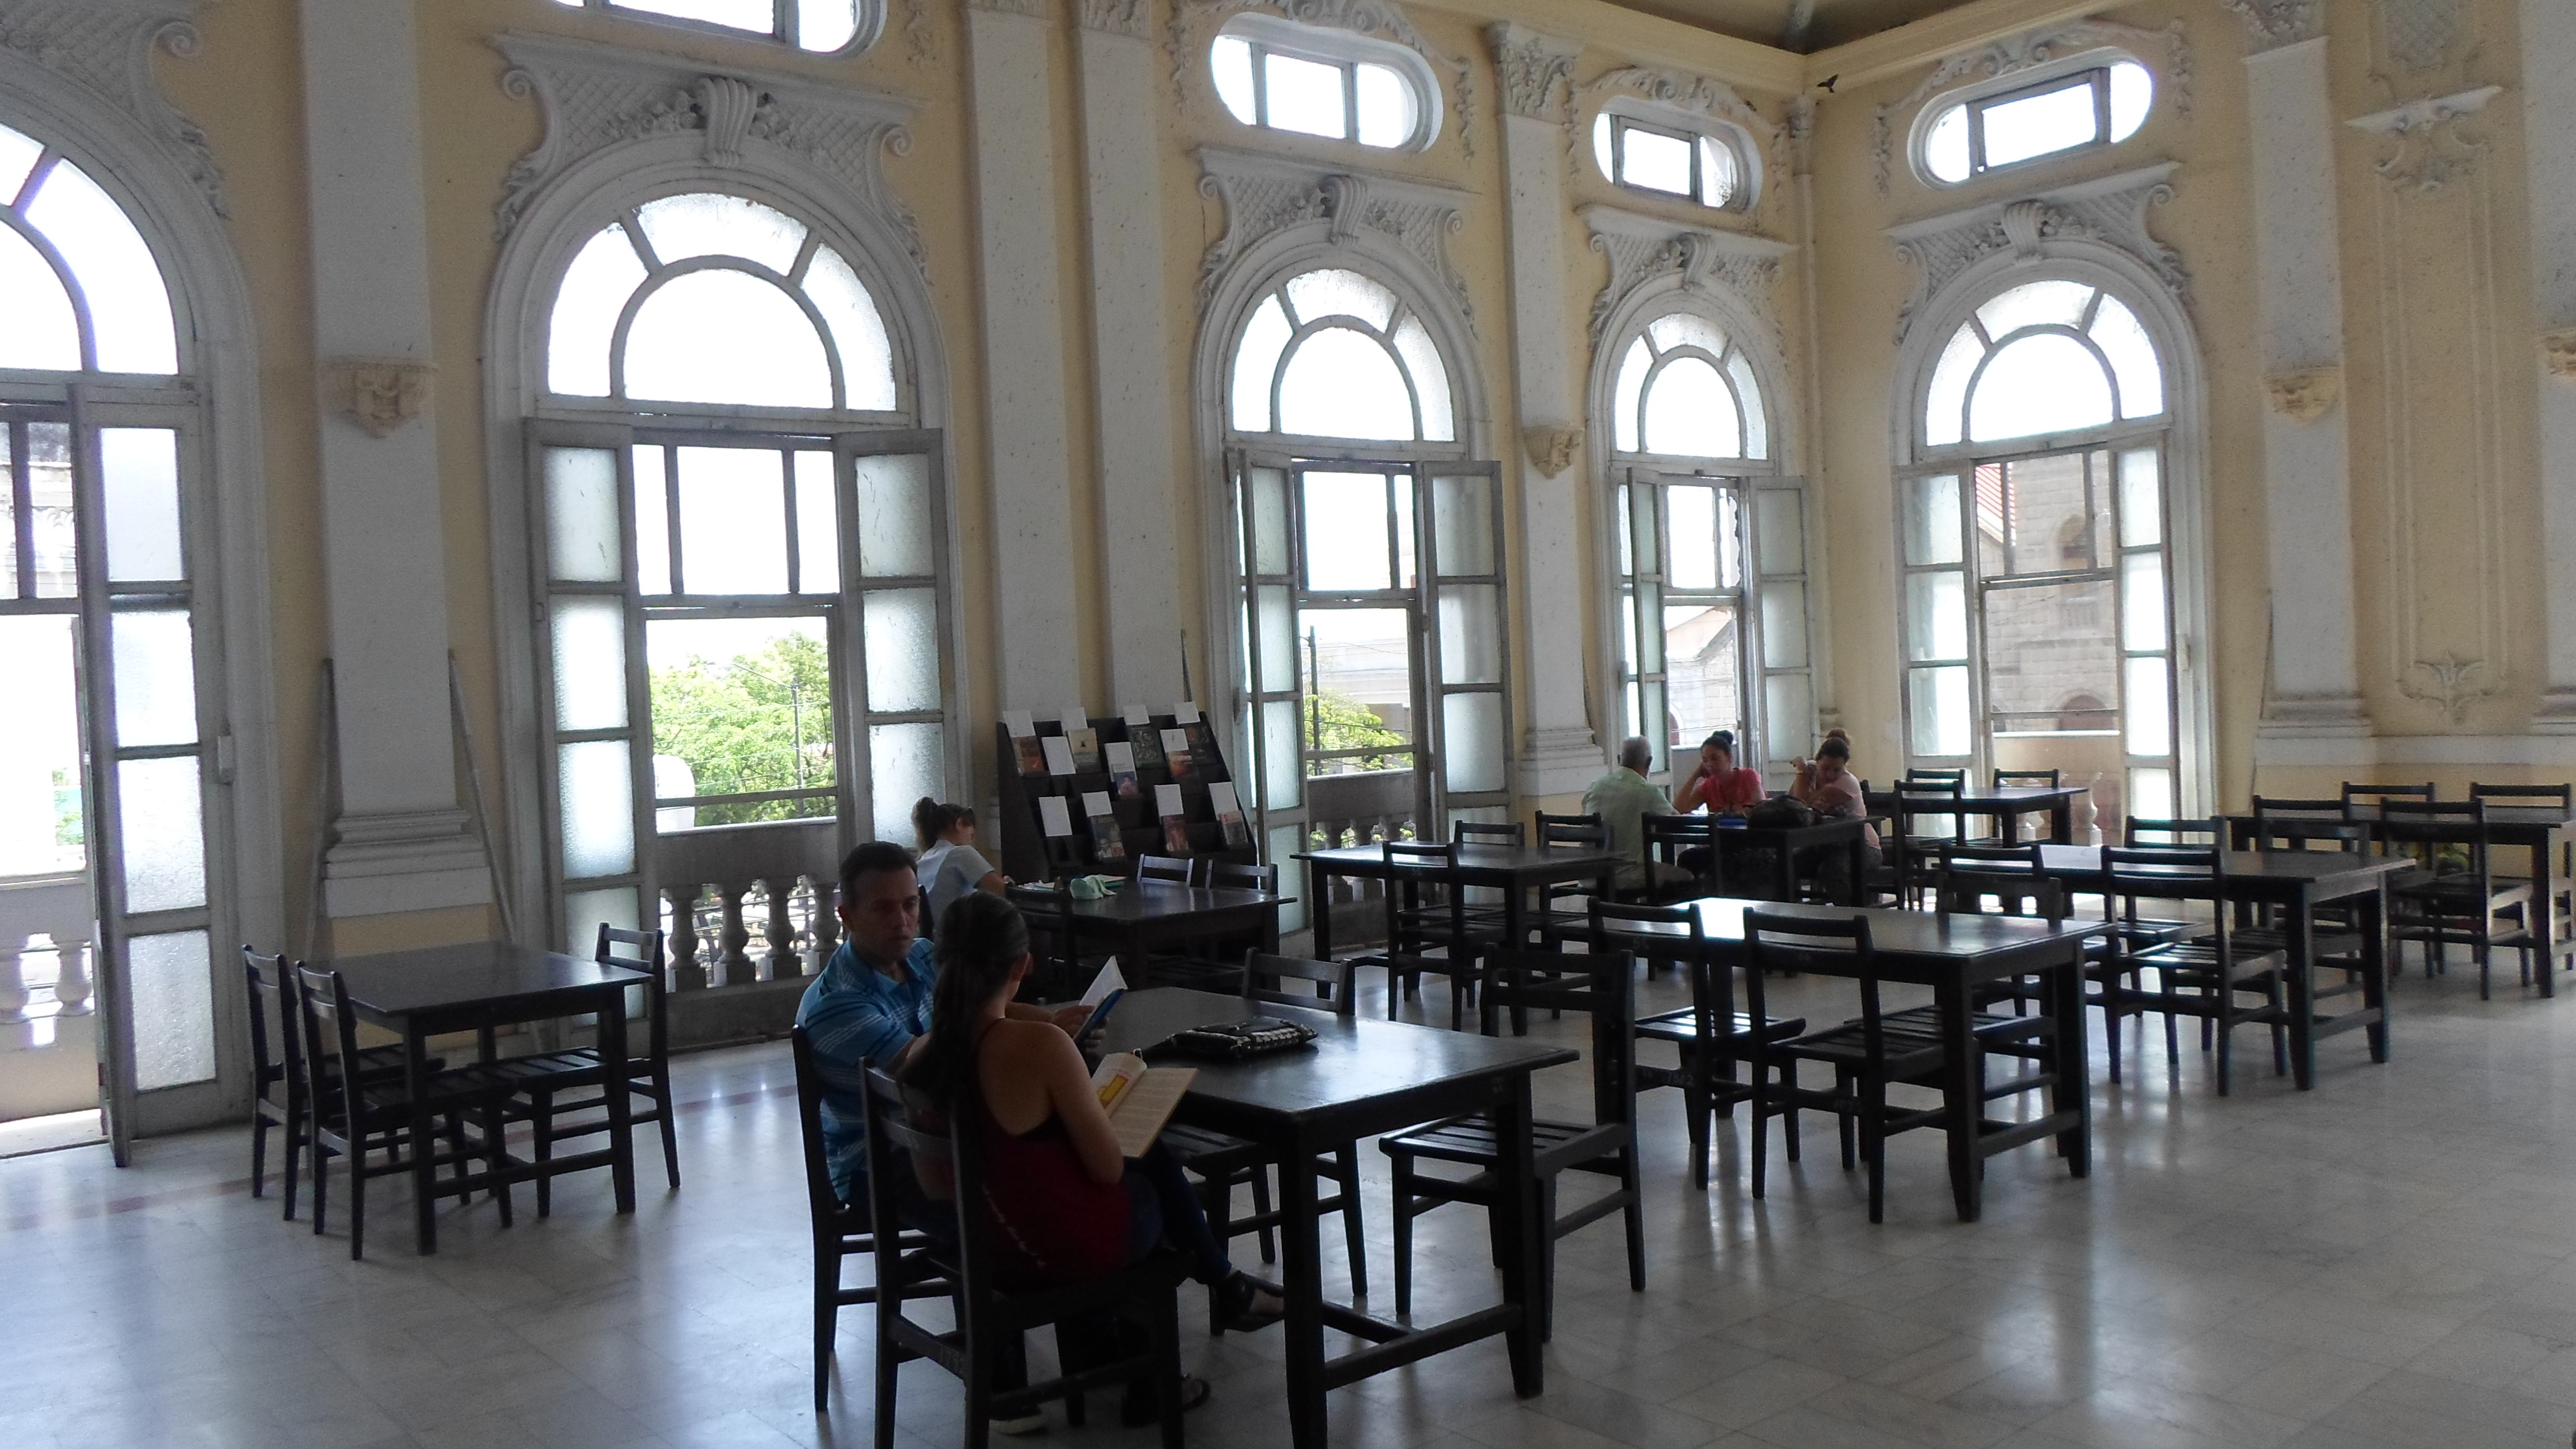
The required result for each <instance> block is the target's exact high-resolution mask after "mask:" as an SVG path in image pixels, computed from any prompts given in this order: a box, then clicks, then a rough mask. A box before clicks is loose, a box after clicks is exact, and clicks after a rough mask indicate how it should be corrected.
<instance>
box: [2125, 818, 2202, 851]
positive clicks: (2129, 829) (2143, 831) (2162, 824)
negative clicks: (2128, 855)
mask: <svg viewBox="0 0 2576 1449" xmlns="http://www.w3.org/2000/svg"><path fill="white" fill-rule="evenodd" d="M2121 844H2122V845H2123V846H2124V847H2125V848H2127V849H2130V850H2143V849H2149V848H2155V849H2176V850H2225V849H2226V848H2227V823H2226V822H2225V821H2223V820H2216V819H2207V818H2203V819H2192V820H2183V819H2149V818H2146V817H2144V816H2138V815H2132V816H2130V817H2129V823H2128V824H2127V826H2126V827H2124V829H2123V832H2122V835H2121Z"/></svg>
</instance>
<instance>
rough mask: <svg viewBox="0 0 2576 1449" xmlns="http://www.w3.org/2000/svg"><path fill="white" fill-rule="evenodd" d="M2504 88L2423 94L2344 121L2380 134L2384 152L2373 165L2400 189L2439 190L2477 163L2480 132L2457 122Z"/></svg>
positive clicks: (2483, 148)
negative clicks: (2446, 93) (2382, 109)
mask: <svg viewBox="0 0 2576 1449" xmlns="http://www.w3.org/2000/svg"><path fill="white" fill-rule="evenodd" d="M2503 94H2504V87H2502V86H2479V87H2478V88H2476V89H2475V90H2466V91H2460V92H2457V93H2455V94H2452V95H2447V96H2427V97H2425V98H2423V99H2420V100H2412V101H2408V102H2407V103H2406V104H2404V105H2402V106H2392V107H2390V108H2389V109H2387V110H2384V111H2374V112H2372V113H2371V114H2369V115H2367V116H2355V117H2354V118H2352V119H2351V120H2349V121H2346V122H2344V124H2345V125H2347V126H2350V127H2352V128H2353V129H2354V130H2356V131H2363V132H2367V133H2369V134H2370V135H2373V136H2377V137H2380V138H2381V139H2382V140H2383V141H2384V142H2386V143H2387V146H2386V154H2385V155H2384V156H2382V157H2381V159H2380V161H2379V164H2378V166H2377V167H2375V168H2374V169H2376V170H2377V171H2378V172H2379V174H2380V175H2381V176H2383V177H2385V178H2386V179H2387V180H2388V182H2389V184H2391V185H2393V186H2395V187H2397V188H2398V189H2400V190H2403V191H2439V190H2441V189H2442V188H2443V187H2445V186H2448V185H2450V184H2451V183H2452V182H2454V181H2458V180H2460V179H2462V178H2463V177H2466V176H2467V175H2468V174H2469V173H2470V172H2471V171H2473V170H2475V169H2477V164H2478V157H2479V156H2481V155H2482V154H2484V153H2485V151H2486V144H2487V143H2486V138H2485V137H2484V136H2481V135H2479V134H2477V133H2476V132H2475V131H2473V130H2471V129H2470V128H2469V127H2467V126H2465V125H2463V124H2461V121H2462V118H2463V117H2467V116H2474V115H2476V114H2477V113H2478V112H2480V111H2483V110H2485V109H2486V108H2487V102H2489V101H2492V100H2494V99H2495V98H2496V97H2498V96H2500V95H2503Z"/></svg>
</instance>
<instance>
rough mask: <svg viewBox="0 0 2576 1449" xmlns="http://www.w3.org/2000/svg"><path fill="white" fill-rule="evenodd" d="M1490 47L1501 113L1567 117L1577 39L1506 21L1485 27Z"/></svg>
mask: <svg viewBox="0 0 2576 1449" xmlns="http://www.w3.org/2000/svg"><path fill="white" fill-rule="evenodd" d="M1485 38H1486V40H1487V41H1489V42H1490V43H1491V44H1492V45H1493V47H1494V75H1495V78H1496V79H1497V80H1498V81H1500V82H1501V83H1502V90H1503V114H1504V115H1507V116H1531V117H1535V118H1536V119H1538V120H1542V121H1555V120H1558V119H1560V118H1563V119H1568V120H1570V119H1571V115H1570V113H1571V112H1572V110H1573V105H1574V59H1575V57H1576V56H1577V55H1580V54H1581V53H1582V51H1583V46H1582V44H1581V43H1580V42H1577V41H1571V40H1559V39H1558V38H1556V37H1555V36H1553V35H1542V34H1540V33H1539V32H1538V31H1535V30H1532V29H1530V28H1528V27H1527V26H1523V25H1514V24H1511V23H1510V22H1508V21H1502V22H1497V23H1495V24H1493V25H1489V26H1487V27H1485Z"/></svg>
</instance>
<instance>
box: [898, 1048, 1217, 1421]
mask: <svg viewBox="0 0 2576 1449" xmlns="http://www.w3.org/2000/svg"><path fill="white" fill-rule="evenodd" d="M864 1080H865V1082H866V1091H865V1098H866V1112H867V1142H868V1196H869V1211H870V1219H871V1221H874V1222H878V1223H886V1222H892V1221H895V1220H896V1207H897V1198H896V1184H897V1182H898V1180H899V1179H898V1178H897V1174H898V1173H903V1172H908V1171H912V1170H913V1165H914V1164H930V1165H933V1166H934V1167H936V1168H941V1169H945V1175H946V1176H947V1177H948V1179H949V1181H950V1182H951V1183H952V1184H953V1185H954V1196H953V1198H952V1200H951V1202H950V1204H949V1216H950V1217H951V1218H953V1225H954V1229H955V1235H954V1237H953V1239H952V1240H950V1241H947V1242H934V1243H933V1244H932V1245H930V1246H927V1247H919V1248H915V1247H910V1246H908V1245H906V1244H905V1243H904V1242H902V1240H901V1239H900V1238H898V1236H897V1235H895V1234H893V1233H879V1234H877V1235H876V1258H877V1305H876V1309H877V1313H876V1323H877V1343H876V1350H877V1351H876V1425H875V1427H876V1449H894V1442H895V1384H896V1376H897V1371H898V1370H899V1369H901V1368H902V1367H903V1365H904V1364H906V1363H908V1362H910V1361H912V1360H914V1359H928V1360H929V1361H930V1362H932V1363H935V1364H937V1365H938V1366H939V1367H941V1368H943V1369H945V1370H947V1371H948V1372H949V1373H951V1374H954V1375H956V1376H957V1378H958V1380H959V1381H960V1382H961V1383H962V1384H963V1385H964V1386H965V1392H966V1434H965V1440H966V1449H987V1446H988V1445H989V1444H990V1442H991V1431H992V1424H993V1421H994V1420H995V1419H1008V1418H1017V1417H1019V1416H1021V1415H1023V1414H1027V1413H1031V1412H1034V1411H1035V1410H1036V1409H1037V1408H1038V1406H1039V1405H1041V1404H1044V1403H1045V1402H1046V1401H1047V1400H1049V1399H1062V1400H1064V1401H1065V1407H1066V1412H1067V1416H1068V1417H1073V1418H1075V1419H1076V1422H1079V1418H1078V1415H1079V1412H1080V1410H1079V1405H1080V1403H1081V1398H1082V1395H1083V1394H1085V1393H1086V1392H1088V1391H1090V1390H1092V1389H1099V1388H1108V1387H1111V1386H1113V1385H1120V1384H1124V1383H1126V1382H1127V1381H1128V1380H1130V1379H1133V1378H1138V1377H1143V1378H1146V1379H1148V1380H1150V1381H1151V1382H1152V1383H1153V1384H1154V1385H1155V1389H1156V1392H1157V1395H1158V1397H1159V1399H1160V1402H1161V1415H1160V1422H1161V1427H1162V1442H1163V1449H1181V1443H1182V1440H1181V1327H1180V1312H1179V1304H1178V1294H1179V1290H1180V1284H1181V1280H1182V1279H1183V1278H1186V1277H1188V1276H1189V1260H1188V1259H1186V1258H1185V1257H1183V1256H1182V1255H1181V1254H1179V1253H1177V1252H1173V1251H1171V1250H1170V1249H1163V1250H1160V1251H1157V1252H1155V1253H1154V1254H1152V1255H1151V1256H1149V1257H1147V1258H1146V1259H1145V1260H1144V1261H1142V1262H1140V1263H1137V1264H1135V1265H1133V1266H1131V1267H1127V1268H1123V1269H1120V1270H1119V1271H1118V1272H1116V1273H1113V1274H1111V1275H1109V1276H1108V1277H1106V1278H1100V1279H1096V1280H1094V1281H1092V1282H1089V1283H1074V1284H1068V1285H1064V1286H1061V1287H1053V1288H1029V1289H1018V1288H1014V1287H1011V1286H1007V1285H1006V1284H1005V1283H1004V1282H1003V1267H1002V1264H1001V1262H1000V1260H999V1259H998V1258H997V1256H996V1254H995V1252H994V1249H993V1244H992V1235H991V1232H990V1229H989V1226H988V1224H987V1223H986V1222H985V1217H984V1214H983V1213H982V1212H981V1211H978V1210H975V1209H973V1208H969V1207H962V1206H959V1205H961V1204H973V1203H980V1202H981V1201H983V1197H984V1180H985V1166H984V1131H983V1111H984V1109H983V1107H982V1105H981V1104H980V1103H979V1102H977V1101H976V1100H974V1097H973V1093H974V1090H975V1086H974V1079H973V1074H971V1073H969V1074H968V1079H967V1084H966V1095H965V1096H963V1097H961V1098H960V1099H959V1101H958V1102H957V1104H956V1106H955V1108H954V1110H953V1111H952V1112H951V1113H950V1114H949V1118H950V1120H949V1123H948V1127H947V1130H945V1131H938V1132H933V1131H925V1130H922V1129H921V1128H919V1127H916V1126H915V1125H913V1122H912V1120H911V1117H910V1113H909V1111H908V1110H907V1102H906V1099H905V1095H904V1091H903V1088H902V1087H901V1086H899V1085H897V1083H896V1082H895V1080H894V1078H892V1077H890V1076H888V1075H886V1074H885V1073H884V1072H882V1071H880V1070H878V1069H877V1068H876V1066H875V1065H874V1064H873V1063H871V1064H869V1065H868V1067H867V1068H866V1070H865V1074H864ZM898 1153H901V1154H904V1155H905V1157H908V1158H909V1159H910V1161H909V1163H907V1162H906V1161H905V1160H904V1158H903V1157H898V1156H897V1155H896V1154H898ZM939 1236H942V1237H944V1236H946V1235H944V1234H943V1235H939ZM934 1296H936V1297H945V1298H948V1299H950V1300H951V1302H952V1304H953V1315H954V1319H955V1326H954V1327H953V1328H951V1327H945V1326H941V1325H939V1324H935V1323H925V1322H922V1321H920V1320H918V1319H915V1318H913V1317H912V1316H911V1315H910V1314H909V1313H908V1312H907V1311H906V1309H907V1308H908V1306H909V1304H910V1302H911V1300H913V1299H915V1298H928V1297H934ZM1111 1314H1115V1315H1117V1316H1119V1317H1120V1318H1123V1319H1126V1320H1127V1321H1129V1322H1132V1323H1136V1324H1139V1325H1141V1326H1142V1327H1143V1328H1144V1330H1145V1333H1146V1336H1147V1339H1148V1341H1149V1346H1148V1347H1147V1348H1146V1349H1145V1350H1144V1351H1142V1352H1139V1353H1133V1354H1127V1355H1124V1356H1119V1357H1112V1356H1111V1355H1112V1354H1114V1353H1115V1349H1114V1348H1113V1349H1110V1350H1108V1351H1106V1352H1103V1353H1102V1354H1101V1355H1100V1358H1101V1359H1104V1360H1106V1361H1105V1362H1094V1363H1092V1364H1091V1365H1090V1366H1088V1367H1085V1368H1081V1369H1078V1370H1069V1371H1066V1372H1064V1373H1061V1374H1059V1375H1058V1376H1057V1377H1055V1378H1053V1379H1049V1380H1046V1381H1044V1382H1042V1383H1034V1384H1028V1385H1026V1386H1023V1387H1016V1388H1004V1387H1002V1386H1001V1382H1002V1379H1003V1377H1004V1375H1005V1372H1006V1367H1007V1365H1009V1364H1011V1363H1012V1362H1014V1361H1015V1356H1016V1355H1017V1354H1018V1353H1019V1348H1020V1341H1021V1339H1022V1337H1023V1336H1024V1335H1025V1334H1026V1333H1027V1332H1028V1331H1029V1330H1031V1329H1033V1328H1041V1327H1045V1326H1048V1325H1059V1331H1058V1335H1057V1340H1056V1341H1057V1343H1058V1345H1059V1348H1061V1347H1062V1346H1063V1345H1064V1344H1065V1343H1066V1342H1067V1339H1068V1337H1069V1335H1067V1334H1065V1333H1064V1332H1063V1331H1062V1329H1061V1325H1063V1324H1065V1323H1066V1322H1067V1321H1068V1320H1097V1319H1099V1318H1102V1317H1105V1316H1107V1315H1111Z"/></svg>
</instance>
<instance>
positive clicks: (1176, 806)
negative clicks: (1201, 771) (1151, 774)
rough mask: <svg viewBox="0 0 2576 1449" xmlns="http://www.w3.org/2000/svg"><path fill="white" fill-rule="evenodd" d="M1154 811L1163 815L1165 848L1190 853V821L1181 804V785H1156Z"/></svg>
mask: <svg viewBox="0 0 2576 1449" xmlns="http://www.w3.org/2000/svg"><path fill="white" fill-rule="evenodd" d="M1154 812H1155V813H1156V814H1158V815H1160V816H1162V817H1163V849H1165V850H1167V851H1169V852H1171V853H1172V854H1174V855H1187V854H1189V853H1190V822H1189V818H1188V815H1187V813H1186V810H1185V807H1184V806H1183V805H1182V804H1181V787H1180V786H1178V785H1157V786H1155V787H1154Z"/></svg>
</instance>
